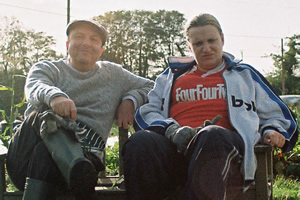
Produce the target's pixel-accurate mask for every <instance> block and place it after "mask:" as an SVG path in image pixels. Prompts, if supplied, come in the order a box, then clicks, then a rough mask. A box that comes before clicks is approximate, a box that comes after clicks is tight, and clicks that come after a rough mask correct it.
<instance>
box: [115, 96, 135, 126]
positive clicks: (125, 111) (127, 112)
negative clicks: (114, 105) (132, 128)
mask: <svg viewBox="0 0 300 200" xmlns="http://www.w3.org/2000/svg"><path fill="white" fill-rule="evenodd" d="M134 114H135V109H134V103H133V101H132V100H130V99H126V100H124V101H122V102H121V103H120V105H119V107H118V110H117V120H118V126H119V127H122V126H123V128H125V129H128V125H131V124H132V123H133V119H134Z"/></svg>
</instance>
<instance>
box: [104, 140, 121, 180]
mask: <svg viewBox="0 0 300 200" xmlns="http://www.w3.org/2000/svg"><path fill="white" fill-rule="evenodd" d="M105 163H106V172H107V173H108V175H109V176H116V175H118V174H119V142H116V143H115V144H114V145H112V146H107V147H106V148H105Z"/></svg>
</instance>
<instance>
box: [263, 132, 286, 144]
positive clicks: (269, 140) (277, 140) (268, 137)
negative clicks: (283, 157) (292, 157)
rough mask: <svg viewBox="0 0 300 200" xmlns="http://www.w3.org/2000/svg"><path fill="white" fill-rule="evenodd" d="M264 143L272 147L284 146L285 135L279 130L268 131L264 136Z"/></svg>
mask: <svg viewBox="0 0 300 200" xmlns="http://www.w3.org/2000/svg"><path fill="white" fill-rule="evenodd" d="M264 143H265V144H268V145H270V146H272V147H280V148H281V147H283V145H284V143H285V137H284V136H283V135H281V134H280V133H278V132H277V131H268V132H267V133H266V134H265V136H264Z"/></svg>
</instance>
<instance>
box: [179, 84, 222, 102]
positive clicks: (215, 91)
mask: <svg viewBox="0 0 300 200" xmlns="http://www.w3.org/2000/svg"><path fill="white" fill-rule="evenodd" d="M225 98H226V94H225V86H224V84H217V87H203V85H202V84H199V85H196V88H190V89H184V90H183V89H181V88H180V87H179V88H177V89H176V101H177V102H185V101H199V100H211V99H225Z"/></svg>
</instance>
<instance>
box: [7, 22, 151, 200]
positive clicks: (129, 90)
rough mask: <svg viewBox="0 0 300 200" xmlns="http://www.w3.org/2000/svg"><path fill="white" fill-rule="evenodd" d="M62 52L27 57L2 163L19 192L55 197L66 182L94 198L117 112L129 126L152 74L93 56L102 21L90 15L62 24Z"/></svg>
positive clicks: (100, 46) (33, 198) (100, 47)
mask: <svg viewBox="0 0 300 200" xmlns="http://www.w3.org/2000/svg"><path fill="white" fill-rule="evenodd" d="M66 33H67V42H66V46H67V50H68V57H67V58H66V59H61V60H57V61H41V62H38V63H36V64H35V65H33V66H32V67H31V69H30V71H29V74H28V76H27V79H26V84H25V95H26V100H27V102H28V107H27V109H26V111H25V120H24V122H23V123H22V124H21V125H20V127H18V128H17V129H16V131H15V133H14V135H13V137H12V140H11V142H10V146H9V150H8V155H7V171H8V174H9V176H10V178H11V180H12V182H13V183H14V185H15V186H16V187H17V188H18V189H19V190H24V194H23V199H24V200H29V199H30V200H46V199H49V200H50V199H55V198H56V194H57V192H59V191H61V190H64V189H66V188H67V189H68V190H70V191H71V193H72V194H73V195H74V197H75V199H89V200H90V199H94V198H95V189H94V188H95V185H96V182H97V174H98V172H99V171H101V170H103V169H104V165H103V163H104V160H103V150H104V148H105V144H106V141H107V138H108V135H109V132H110V129H111V127H112V124H113V122H114V120H115V119H116V121H117V124H118V126H119V127H121V126H123V127H124V128H127V127H128V125H130V124H131V123H132V121H133V118H134V113H135V110H136V109H137V108H138V107H140V106H141V105H142V104H144V103H145V102H146V101H147V93H148V92H149V91H150V89H151V88H152V87H153V82H152V81H150V80H148V79H145V78H142V77H139V76H136V75H134V74H132V73H130V72H129V71H127V70H125V69H123V68H122V66H120V65H118V64H115V63H112V62H108V61H98V60H99V58H100V56H101V54H102V53H103V51H104V44H105V42H106V40H107V31H106V29H105V28H104V27H103V26H101V25H99V24H97V23H96V22H94V21H90V20H75V21H73V22H71V23H70V24H69V25H68V26H67V30H66Z"/></svg>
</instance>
